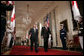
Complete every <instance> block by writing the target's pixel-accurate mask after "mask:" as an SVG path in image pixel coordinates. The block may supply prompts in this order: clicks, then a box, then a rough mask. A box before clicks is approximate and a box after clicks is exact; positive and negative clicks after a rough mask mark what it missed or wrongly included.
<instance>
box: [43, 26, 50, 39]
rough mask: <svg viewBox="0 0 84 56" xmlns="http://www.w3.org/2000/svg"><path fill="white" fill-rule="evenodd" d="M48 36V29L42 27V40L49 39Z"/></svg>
mask: <svg viewBox="0 0 84 56" xmlns="http://www.w3.org/2000/svg"><path fill="white" fill-rule="evenodd" d="M49 34H51V32H50V29H49V27H48V28H47V29H46V28H45V27H42V30H41V36H43V38H49Z"/></svg>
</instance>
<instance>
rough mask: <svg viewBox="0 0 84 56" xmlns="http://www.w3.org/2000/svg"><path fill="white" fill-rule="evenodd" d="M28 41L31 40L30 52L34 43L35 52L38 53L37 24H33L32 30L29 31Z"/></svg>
mask: <svg viewBox="0 0 84 56" xmlns="http://www.w3.org/2000/svg"><path fill="white" fill-rule="evenodd" d="M29 35H30V37H29V38H30V40H31V45H30V48H31V51H33V44H34V43H35V52H36V53H37V52H38V29H37V23H35V24H34V26H33V28H31V29H30V31H29Z"/></svg>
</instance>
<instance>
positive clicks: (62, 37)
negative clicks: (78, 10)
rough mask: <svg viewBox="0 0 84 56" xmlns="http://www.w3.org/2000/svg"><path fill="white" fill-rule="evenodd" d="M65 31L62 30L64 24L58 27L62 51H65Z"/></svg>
mask: <svg viewBox="0 0 84 56" xmlns="http://www.w3.org/2000/svg"><path fill="white" fill-rule="evenodd" d="M66 35H67V33H66V30H65V28H64V24H61V25H60V38H61V42H62V46H63V49H64V50H66Z"/></svg>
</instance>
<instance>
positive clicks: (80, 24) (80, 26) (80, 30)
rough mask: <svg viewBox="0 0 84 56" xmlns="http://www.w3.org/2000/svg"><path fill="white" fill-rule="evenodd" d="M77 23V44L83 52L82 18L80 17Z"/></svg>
mask: <svg viewBox="0 0 84 56" xmlns="http://www.w3.org/2000/svg"><path fill="white" fill-rule="evenodd" d="M78 23H79V32H78V36H79V42H80V45H81V48H82V50H83V18H82V17H80V20H79V21H78Z"/></svg>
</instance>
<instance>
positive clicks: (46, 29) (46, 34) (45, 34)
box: [41, 21, 51, 52]
mask: <svg viewBox="0 0 84 56" xmlns="http://www.w3.org/2000/svg"><path fill="white" fill-rule="evenodd" d="M49 34H51V32H50V29H49V27H47V22H46V21H45V24H44V27H42V30H41V36H42V37H43V38H44V50H45V52H47V51H48V38H49Z"/></svg>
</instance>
